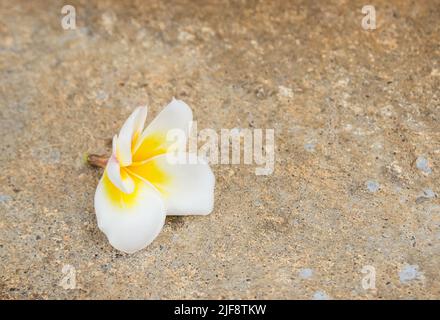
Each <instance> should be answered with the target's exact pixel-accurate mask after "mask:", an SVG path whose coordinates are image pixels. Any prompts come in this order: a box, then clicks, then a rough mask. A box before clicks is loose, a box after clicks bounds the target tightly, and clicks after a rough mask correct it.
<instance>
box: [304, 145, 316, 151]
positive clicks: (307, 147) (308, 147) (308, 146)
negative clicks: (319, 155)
mask: <svg viewBox="0 0 440 320" xmlns="http://www.w3.org/2000/svg"><path fill="white" fill-rule="evenodd" d="M304 149H305V150H306V151H307V152H314V151H315V144H314V143H306V144H305V145H304Z"/></svg>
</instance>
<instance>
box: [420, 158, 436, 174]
mask: <svg viewBox="0 0 440 320" xmlns="http://www.w3.org/2000/svg"><path fill="white" fill-rule="evenodd" d="M416 167H417V169H419V170H422V171H423V172H425V173H428V174H429V173H431V172H432V170H431V168H430V167H429V162H428V160H427V159H426V158H425V157H422V156H420V157H418V158H417V160H416Z"/></svg>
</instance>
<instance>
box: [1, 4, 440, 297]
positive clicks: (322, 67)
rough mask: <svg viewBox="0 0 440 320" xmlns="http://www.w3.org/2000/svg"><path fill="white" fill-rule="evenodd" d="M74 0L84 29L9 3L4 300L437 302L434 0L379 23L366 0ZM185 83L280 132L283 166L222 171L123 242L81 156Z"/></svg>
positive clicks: (211, 111) (384, 11)
mask: <svg viewBox="0 0 440 320" xmlns="http://www.w3.org/2000/svg"><path fill="white" fill-rule="evenodd" d="M69 3H70V4H72V5H74V6H75V8H76V14H77V23H76V24H77V29H76V30H63V28H62V27H61V18H62V15H61V8H62V6H63V5H64V3H63V2H62V1H24V0H20V1H2V2H1V3H0V21H1V22H0V70H1V71H0V72H1V78H0V79H1V80H0V136H1V143H0V148H1V149H0V151H1V152H0V172H1V175H0V298H2V299H22V298H30V299H48V298H54V299H70V298H73V299H90V298H113V299H116V298H142V299H143V298H147V299H150V298H151V299H157V298H160V299H167V298H194V299H205V298H215V299H217V298H250V299H252V298H263V299H265V298H275V299H326V298H329V299H344V298H348V299H389V298H391V299H421V298H428V299H438V298H440V275H439V272H440V271H439V270H440V257H439V253H440V201H439V196H438V194H440V185H439V178H440V158H439V157H440V125H439V121H440V92H439V87H440V46H439V43H440V23H439V21H440V2H439V1H434V0H432V1H374V3H371V4H373V5H375V8H376V12H377V29H376V30H370V31H366V30H364V29H363V28H362V27H361V21H362V18H363V14H362V12H361V9H362V7H363V6H364V5H365V4H369V3H366V2H365V1H348V0H347V1H344V0H339V1H306V0H304V1H281V0H280V1H244V0H243V1H228V2H220V1H218V2H216V1H189V0H180V1H175V2H173V3H172V4H171V3H168V4H165V1H159V0H152V1H99V2H98V1H93V2H92V1H86V0H84V1H69ZM173 96H175V97H177V98H180V99H183V100H185V101H186V102H187V103H188V104H189V105H190V106H191V107H192V108H193V111H194V116H195V119H197V120H198V126H199V129H201V128H213V129H215V130H220V129H221V128H263V129H265V128H274V129H275V141H276V164H275V171H274V173H273V174H272V175H269V176H256V175H255V174H254V169H255V166H252V165H244V164H242V165H231V166H227V165H217V166H213V170H214V173H215V175H216V178H217V185H216V193H215V198H216V202H215V209H214V212H213V213H212V214H211V215H209V216H206V217H194V216H189V217H179V218H167V221H166V225H165V227H164V229H163V231H162V233H161V234H160V235H159V237H158V238H157V239H156V240H155V241H154V243H153V244H151V245H150V246H149V247H148V248H146V249H145V250H142V251H140V252H138V253H136V254H133V255H126V254H122V253H120V252H117V251H116V250H114V249H113V248H112V247H111V246H110V245H109V244H108V242H107V240H106V238H105V236H104V235H103V234H102V233H101V232H100V231H99V230H98V228H97V224H96V219H95V214H94V207H93V195H94V192H95V188H96V185H97V183H98V180H99V177H100V175H101V171H99V170H97V169H93V168H90V167H88V166H86V165H85V163H84V161H83V155H84V153H85V152H93V153H109V152H110V147H109V145H108V139H109V138H111V137H112V136H113V135H114V134H115V133H117V131H118V130H119V127H120V126H121V124H122V123H123V121H124V120H125V119H126V117H127V116H128V115H129V114H130V113H131V111H132V110H133V108H134V107H135V106H137V105H140V104H145V103H147V104H148V105H149V107H150V117H149V119H151V118H152V115H155V114H157V112H159V111H160V110H161V108H162V107H163V106H164V105H165V104H166V103H167V102H169V100H170V99H171V97H173ZM363 268H366V269H364V270H367V274H363V273H362V272H361V270H362V269H363ZM372 268H374V269H372ZM372 270H373V271H374V272H375V274H376V278H375V289H368V288H367V289H365V288H364V287H363V286H362V279H363V278H364V277H366V276H368V275H371V274H372V272H373V271H372ZM63 271H64V272H63ZM374 272H373V273H374ZM66 277H69V279H70V282H68V281H67V284H66Z"/></svg>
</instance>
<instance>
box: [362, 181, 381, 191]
mask: <svg viewBox="0 0 440 320" xmlns="http://www.w3.org/2000/svg"><path fill="white" fill-rule="evenodd" d="M365 185H366V186H367V189H368V191H370V192H376V191H378V190H379V183H377V182H376V181H373V180H368V181H367V182H366V183H365Z"/></svg>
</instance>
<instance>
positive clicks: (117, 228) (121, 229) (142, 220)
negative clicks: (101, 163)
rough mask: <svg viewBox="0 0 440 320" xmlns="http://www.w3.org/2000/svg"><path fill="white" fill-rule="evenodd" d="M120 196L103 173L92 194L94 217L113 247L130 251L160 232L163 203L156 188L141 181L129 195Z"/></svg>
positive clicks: (141, 247)
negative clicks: (93, 196) (93, 195)
mask: <svg viewBox="0 0 440 320" xmlns="http://www.w3.org/2000/svg"><path fill="white" fill-rule="evenodd" d="M121 195H122V193H119V194H118V189H116V188H112V184H111V182H110V181H109V180H108V178H107V177H106V176H105V174H104V176H103V178H102V179H101V181H100V182H99V184H98V187H97V189H96V193H95V211H96V218H97V221H98V226H99V229H100V230H101V231H102V232H104V234H105V235H106V236H107V238H108V240H109V242H110V244H111V245H112V246H113V247H115V248H116V249H118V250H120V251H124V252H127V253H133V252H135V251H138V250H141V249H143V248H145V247H146V246H147V245H149V244H150V243H151V242H152V241H153V240H154V239H155V238H156V237H157V235H158V234H159V233H160V231H161V230H162V227H163V225H164V222H165V206H164V203H163V201H162V200H161V198H160V196H159V195H158V194H157V191H155V190H154V189H153V188H151V187H150V186H148V185H147V184H145V183H143V182H140V183H139V184H136V190H135V192H134V193H133V194H131V195H125V196H124V195H122V196H121ZM119 196H120V199H119V200H120V201H119V202H118V197H119Z"/></svg>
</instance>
